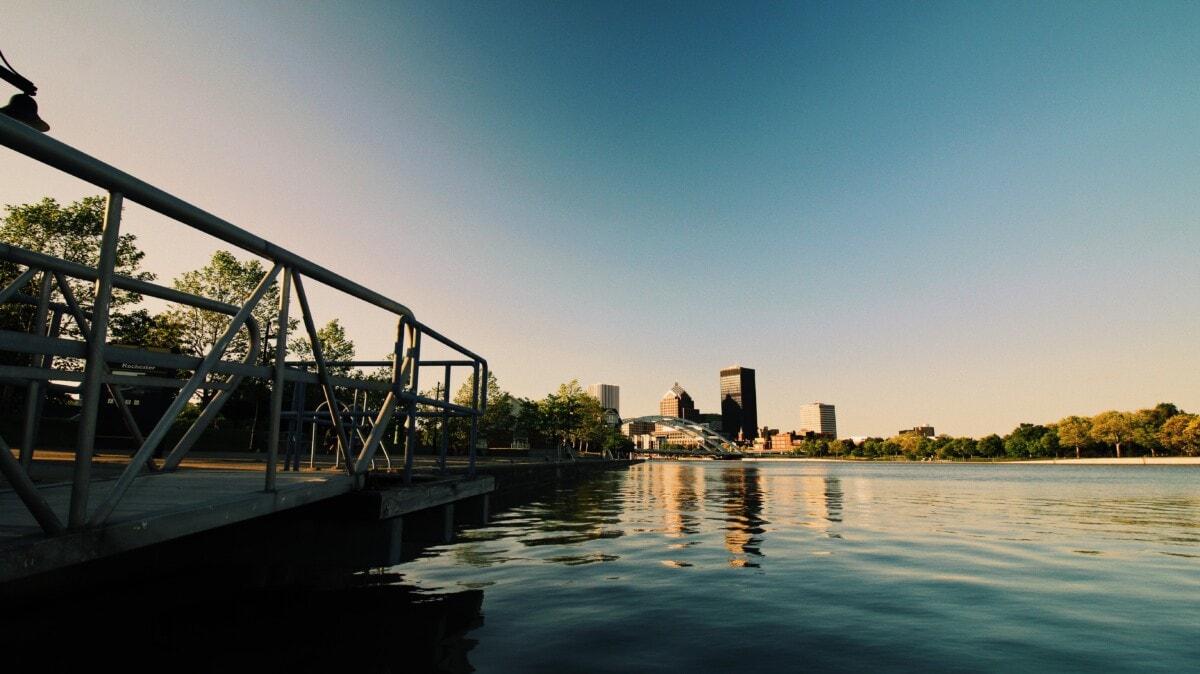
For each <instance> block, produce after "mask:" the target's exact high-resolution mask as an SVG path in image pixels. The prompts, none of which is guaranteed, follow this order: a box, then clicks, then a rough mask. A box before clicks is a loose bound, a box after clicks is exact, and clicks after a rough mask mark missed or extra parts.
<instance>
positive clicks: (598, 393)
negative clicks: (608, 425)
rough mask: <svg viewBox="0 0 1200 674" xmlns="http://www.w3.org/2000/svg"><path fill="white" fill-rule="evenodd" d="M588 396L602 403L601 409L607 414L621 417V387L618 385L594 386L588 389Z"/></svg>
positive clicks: (597, 384) (598, 384)
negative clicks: (610, 413)
mask: <svg viewBox="0 0 1200 674" xmlns="http://www.w3.org/2000/svg"><path fill="white" fill-rule="evenodd" d="M587 394H588V395H590V396H592V397H593V398H595V399H596V400H599V401H600V407H603V408H604V411H605V412H612V413H613V414H616V415H617V416H618V417H619V416H621V387H620V386H617V385H616V384H600V383H596V384H592V385H591V386H588V387H587Z"/></svg>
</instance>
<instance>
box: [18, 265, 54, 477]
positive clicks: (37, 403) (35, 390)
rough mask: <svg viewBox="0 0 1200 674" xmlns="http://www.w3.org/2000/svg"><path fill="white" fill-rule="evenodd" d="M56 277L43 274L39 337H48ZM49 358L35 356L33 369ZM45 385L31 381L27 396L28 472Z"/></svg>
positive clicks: (24, 444)
mask: <svg viewBox="0 0 1200 674" xmlns="http://www.w3.org/2000/svg"><path fill="white" fill-rule="evenodd" d="M53 282H54V277H53V275H52V274H51V273H50V270H49V269H47V270H45V271H43V272H42V282H41V287H40V289H39V292H38V305H37V317H36V319H35V320H34V326H33V332H34V334H36V335H37V336H38V337H42V336H45V335H46V315H47V314H48V313H49V312H50V291H51V290H53V289H54V283H53ZM48 359H49V356H46V355H42V354H39V355H35V356H33V357H32V358H31V361H32V362H31V363H30V365H32V366H33V367H39V368H44V367H46V366H47V364H48ZM45 386H46V385H45V384H43V383H42V380H41V379H31V380H29V386H28V387H27V392H26V395H25V424H24V426H23V427H22V428H23V430H22V433H21V468H23V469H25V470H26V471H28V470H29V469H30V468H32V467H33V450H34V444H35V443H36V442H37V435H38V426H39V422H40V421H41V416H42V415H41V412H42V400H44V397H45Z"/></svg>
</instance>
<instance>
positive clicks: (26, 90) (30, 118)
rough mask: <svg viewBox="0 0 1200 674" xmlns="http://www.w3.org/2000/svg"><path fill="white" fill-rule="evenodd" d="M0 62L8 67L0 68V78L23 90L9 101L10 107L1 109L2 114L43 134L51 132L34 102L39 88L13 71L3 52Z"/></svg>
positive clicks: (0, 55)
mask: <svg viewBox="0 0 1200 674" xmlns="http://www.w3.org/2000/svg"><path fill="white" fill-rule="evenodd" d="M0 61H3V62H4V65H5V66H8V67H7V68H4V67H0V78H2V79H4V81H5V82H8V83H9V84H11V85H13V86H14V87H16V88H18V89H20V90H21V93H19V94H15V95H14V96H13V97H12V98H11V99H9V101H8V105H6V106H4V107H3V108H0V112H2V113H4V114H5V115H8V116H9V117H12V118H13V119H15V120H17V121H18V122H20V123H22V124H24V125H25V126H28V127H31V128H34V129H37V130H38V131H41V132H43V133H44V132H46V131H49V130H50V125H49V124H47V123H46V122H44V121H42V118H41V117H38V111H37V102H36V101H34V100H33V97H34V96H35V95H37V87H36V86H35V85H34V84H33V82H30V81H29V80H27V79H25V78H24V77H21V76H20V75H18V74H17V73H16V71H15V70H13V69H12V66H11V65H9V64H8V59H6V58H4V54H3V52H0Z"/></svg>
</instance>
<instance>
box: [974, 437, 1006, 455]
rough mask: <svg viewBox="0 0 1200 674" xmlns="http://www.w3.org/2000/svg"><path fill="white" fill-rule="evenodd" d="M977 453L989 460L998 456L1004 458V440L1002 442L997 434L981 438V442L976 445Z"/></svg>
mask: <svg viewBox="0 0 1200 674" xmlns="http://www.w3.org/2000/svg"><path fill="white" fill-rule="evenodd" d="M975 453H976V454H978V455H979V456H982V457H984V458H988V459H994V458H996V457H997V456H1003V454H1004V440H1002V439H1001V438H1000V436H999V435H996V434H995V433H992V434H991V435H985V436H984V437H982V438H979V441H978V442H976V443H975Z"/></svg>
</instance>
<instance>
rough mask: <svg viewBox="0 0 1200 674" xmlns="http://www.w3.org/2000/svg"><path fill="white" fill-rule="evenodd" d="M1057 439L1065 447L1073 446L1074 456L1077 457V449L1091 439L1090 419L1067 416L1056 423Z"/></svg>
mask: <svg viewBox="0 0 1200 674" xmlns="http://www.w3.org/2000/svg"><path fill="white" fill-rule="evenodd" d="M1056 429H1057V431H1058V440H1059V442H1061V443H1062V444H1064V445H1066V446H1067V447H1074V448H1075V458H1077V459H1078V458H1079V450H1080V448H1081V447H1083V446H1084V445H1086V444H1088V443H1089V442H1090V441H1091V432H1092V420H1091V419H1087V418H1085V417H1077V416H1069V417H1066V418H1065V419H1063V420H1062V421H1059V422H1058V424H1057V425H1056Z"/></svg>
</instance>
